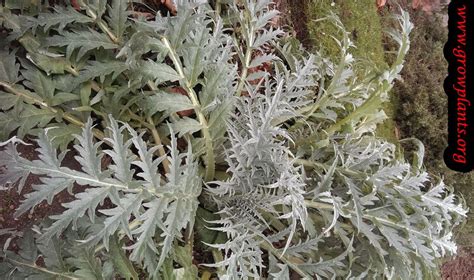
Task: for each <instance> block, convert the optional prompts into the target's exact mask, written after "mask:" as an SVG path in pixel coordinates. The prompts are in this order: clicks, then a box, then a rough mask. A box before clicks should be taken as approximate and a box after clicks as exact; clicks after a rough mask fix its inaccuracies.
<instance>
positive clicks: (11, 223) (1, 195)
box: [0, 140, 81, 251]
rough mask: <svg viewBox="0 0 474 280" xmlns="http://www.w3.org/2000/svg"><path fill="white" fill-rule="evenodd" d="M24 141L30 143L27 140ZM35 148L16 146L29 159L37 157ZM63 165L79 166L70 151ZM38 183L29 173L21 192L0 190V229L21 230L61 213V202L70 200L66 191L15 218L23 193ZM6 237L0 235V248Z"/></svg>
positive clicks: (29, 190)
mask: <svg viewBox="0 0 474 280" xmlns="http://www.w3.org/2000/svg"><path fill="white" fill-rule="evenodd" d="M25 142H27V143H32V142H31V141H29V140H27V141H25ZM35 149H36V147H35V146H34V145H31V146H26V145H19V146H18V151H19V152H20V153H21V154H22V155H23V156H24V157H26V158H27V159H30V160H33V159H37V154H36V152H35ZM64 165H65V166H67V167H70V168H75V169H77V168H80V165H79V163H77V162H76V160H75V159H74V157H73V154H72V153H68V154H67V155H66V157H65V159H64ZM40 183H41V181H40V177H39V176H36V175H30V176H29V177H28V179H27V180H26V184H25V186H24V187H23V190H22V191H21V193H18V191H17V189H16V188H12V189H10V190H8V191H2V192H0V230H1V229H11V230H12V231H18V232H21V231H23V230H24V229H26V228H29V227H31V226H32V225H33V224H36V223H39V222H41V221H42V220H44V219H45V218H46V217H48V216H50V215H53V214H58V213H61V212H62V210H63V209H64V208H63V207H62V206H61V204H62V203H65V202H69V201H71V200H72V195H71V194H69V193H68V192H67V191H63V192H61V193H59V194H58V195H56V196H55V198H54V200H53V202H52V204H51V205H49V204H48V203H47V202H46V201H43V202H42V203H41V204H39V205H38V206H37V207H36V208H35V209H34V211H33V213H30V212H27V213H25V214H23V215H21V216H20V217H18V218H17V219H15V218H14V217H13V214H14V213H15V209H17V208H18V206H19V205H20V204H21V201H22V200H23V199H24V197H23V195H24V194H27V193H30V192H32V191H33V188H32V187H33V186H34V185H36V184H40ZM78 188H81V187H79V186H74V189H75V190H77V189H78ZM8 237H9V236H8V235H0V248H3V245H4V243H5V241H6V240H7V239H8ZM9 249H10V250H13V251H16V250H17V249H18V248H17V245H16V243H15V242H11V243H10V246H9Z"/></svg>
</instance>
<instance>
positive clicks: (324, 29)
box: [307, 0, 397, 143]
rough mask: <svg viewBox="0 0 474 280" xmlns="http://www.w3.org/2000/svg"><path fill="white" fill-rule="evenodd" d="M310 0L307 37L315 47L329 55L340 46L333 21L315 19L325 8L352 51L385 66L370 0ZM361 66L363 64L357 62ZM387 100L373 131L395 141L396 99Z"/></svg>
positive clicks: (334, 55)
mask: <svg viewBox="0 0 474 280" xmlns="http://www.w3.org/2000/svg"><path fill="white" fill-rule="evenodd" d="M331 3H332V1H328V0H312V1H309V2H308V4H307V11H308V12H307V17H308V32H309V38H310V40H311V42H312V45H313V47H314V48H315V49H317V50H321V51H322V52H323V53H325V54H327V55H328V56H329V57H331V58H332V59H337V58H338V57H339V56H340V48H339V46H338V45H337V43H336V42H335V40H334V39H333V38H332V37H331V36H335V37H336V38H338V39H340V38H341V34H340V30H338V29H337V28H336V27H335V26H334V24H332V23H331V22H330V21H327V20H318V19H321V18H323V17H325V16H326V15H327V14H328V13H329V12H331V11H332V12H334V13H336V14H337V15H338V16H339V17H340V19H341V21H342V23H343V24H344V27H345V28H346V31H348V32H349V33H350V39H351V40H352V41H353V42H354V44H355V46H356V48H354V49H353V50H352V54H353V55H354V57H356V58H357V59H359V60H361V61H362V62H365V63H371V64H375V65H376V66H377V67H378V68H380V69H384V68H386V67H387V63H386V61H385V52H384V44H383V39H384V35H383V31H382V23H381V17H380V16H379V14H378V12H377V7H376V5H375V2H374V1H373V0H344V1H343V0H338V1H334V2H333V3H334V4H333V5H331ZM361 66H362V67H363V64H361ZM390 99H391V100H390V102H386V103H384V104H383V109H384V111H385V113H386V114H387V116H388V117H389V119H387V120H386V121H385V122H384V123H382V124H380V125H379V126H378V128H377V135H378V136H380V137H383V138H386V139H387V140H389V141H391V142H394V143H395V142H396V141H397V138H396V135H395V122H394V121H393V120H392V118H393V117H394V113H395V111H396V105H397V100H396V98H393V97H391V98H390Z"/></svg>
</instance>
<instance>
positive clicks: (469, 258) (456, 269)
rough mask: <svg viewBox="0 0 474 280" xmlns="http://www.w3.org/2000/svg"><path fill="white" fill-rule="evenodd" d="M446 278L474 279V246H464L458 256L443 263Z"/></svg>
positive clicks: (458, 279)
mask: <svg viewBox="0 0 474 280" xmlns="http://www.w3.org/2000/svg"><path fill="white" fill-rule="evenodd" d="M441 270H442V275H443V279H444V280H473V279H474V247H471V248H470V249H469V248H467V247H466V248H463V249H461V250H460V252H459V254H458V256H456V257H455V258H454V259H452V260H450V261H447V262H445V263H444V264H443V266H442V268H441Z"/></svg>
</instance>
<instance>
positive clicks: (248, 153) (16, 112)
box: [0, 0, 466, 279]
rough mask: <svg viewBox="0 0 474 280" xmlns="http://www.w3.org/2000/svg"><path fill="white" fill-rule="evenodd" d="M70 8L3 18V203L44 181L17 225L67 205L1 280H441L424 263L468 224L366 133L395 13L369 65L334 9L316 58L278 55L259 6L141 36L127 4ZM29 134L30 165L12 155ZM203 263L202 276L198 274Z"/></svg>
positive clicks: (381, 91) (196, 7)
mask: <svg viewBox="0 0 474 280" xmlns="http://www.w3.org/2000/svg"><path fill="white" fill-rule="evenodd" d="M79 3H80V4H81V7H82V10H81V11H78V12H73V11H68V12H65V13H71V14H74V17H73V16H71V17H70V18H69V19H64V18H62V17H61V15H56V16H52V17H51V18H52V20H51V21H50V20H49V19H48V18H49V17H46V16H44V15H43V16H41V15H42V14H44V13H48V12H47V11H41V13H39V14H38V13H37V12H35V10H34V9H32V10H27V11H25V12H24V13H22V14H21V15H16V14H15V13H11V11H10V10H8V9H6V12H3V13H2V14H1V16H2V18H3V19H4V21H3V22H4V27H5V28H7V29H8V30H9V31H10V35H9V37H8V38H9V39H8V40H9V42H11V44H9V46H8V48H9V50H7V51H4V53H5V55H6V57H5V59H4V60H2V63H1V64H0V65H2V68H0V69H4V70H2V71H1V72H0V86H1V87H2V89H3V91H2V92H0V96H1V98H2V100H5V103H2V104H5V105H2V106H3V108H2V109H3V112H2V114H3V115H2V120H4V121H2V122H0V125H1V128H2V130H3V131H6V133H5V135H3V140H6V141H5V142H3V143H2V146H5V147H4V149H3V151H2V152H0V166H2V173H1V175H0V183H1V184H2V189H4V188H6V189H10V188H17V189H18V190H19V191H21V189H22V188H23V186H24V185H25V180H26V178H27V176H28V175H29V174H36V175H39V176H40V180H41V182H40V183H39V184H37V185H35V186H33V191H32V192H31V193H29V194H26V195H25V199H24V200H23V201H22V203H21V205H20V207H19V208H18V209H17V211H16V215H17V216H19V215H22V214H25V213H27V212H28V211H34V210H35V207H36V206H37V205H38V204H39V203H41V202H43V201H47V202H48V203H54V197H55V196H56V195H57V194H58V193H59V192H61V191H63V190H69V191H70V192H71V193H72V194H73V199H72V201H70V202H67V203H64V204H63V207H64V208H65V209H64V211H63V212H62V213H59V214H57V215H53V216H51V217H50V219H49V220H47V221H45V222H43V223H42V224H40V225H38V226H35V227H34V228H33V231H34V234H33V233H32V232H31V231H25V233H24V234H23V238H22V239H21V241H20V243H21V245H22V246H21V250H20V251H19V252H18V254H15V253H13V252H11V251H10V250H8V246H5V248H4V250H3V252H2V253H1V255H0V256H1V258H2V262H1V263H0V272H1V273H2V274H1V275H2V276H4V277H5V278H7V277H8V278H7V279H9V278H11V279H25V278H28V279H30V278H32V279H34V278H35V277H36V278H37V279H49V278H52V279H115V278H116V277H118V276H120V277H122V278H126V279H196V278H197V277H199V274H200V273H202V274H203V273H206V274H207V275H209V273H210V272H212V273H216V274H217V275H218V276H219V278H221V279H254V278H261V277H264V275H268V277H269V278H270V279H290V272H295V273H297V274H299V275H300V276H301V277H303V278H305V279H314V278H316V279H322V278H336V277H346V278H349V279H360V278H364V277H372V278H376V279H379V278H388V279H418V278H422V277H423V278H425V279H436V277H437V271H436V269H435V268H436V266H437V262H436V260H437V259H438V258H440V257H443V256H445V255H448V254H453V253H455V252H456V245H455V244H454V243H453V241H452V230H453V228H454V227H455V226H456V225H458V224H459V223H460V222H461V221H462V219H463V217H464V216H465V215H466V209H464V207H463V205H462V204H460V203H459V202H458V201H457V198H456V197H455V196H454V195H453V194H452V193H451V190H450V188H448V187H447V186H445V184H444V183H443V182H442V181H440V180H433V179H431V178H430V177H429V176H428V174H427V173H426V172H425V170H424V169H423V165H422V160H423V159H422V158H423V154H424V153H423V149H420V150H419V151H418V152H417V153H414V158H415V159H416V160H414V161H413V164H412V165H411V164H409V163H407V161H406V160H405V159H404V158H403V156H402V155H401V154H399V153H397V151H396V149H395V145H394V144H392V143H389V142H387V141H385V140H383V139H379V138H378V137H376V136H375V130H376V126H377V124H379V123H380V122H381V121H383V120H384V119H385V118H386V115H385V113H384V111H383V110H382V109H381V105H382V104H383V103H384V102H386V101H387V100H388V91H389V90H391V88H392V85H393V83H394V80H395V79H397V78H398V77H399V73H400V71H401V69H402V66H403V62H404V57H405V55H406V53H407V52H408V48H409V37H408V36H409V33H410V31H411V29H412V25H411V23H410V21H409V19H408V14H407V13H405V12H402V13H401V14H400V15H398V16H396V19H397V24H398V26H399V29H400V30H399V31H398V30H394V31H391V32H390V36H391V37H392V38H393V39H394V41H395V43H396V44H397V45H398V47H399V49H398V52H396V55H395V56H394V58H393V61H394V62H393V64H392V65H391V66H390V67H383V69H380V68H373V67H357V65H359V64H358V63H359V62H360V61H359V60H358V58H357V57H354V56H353V54H352V52H353V50H354V44H353V43H352V41H351V39H350V36H349V33H348V32H346V30H345V29H344V26H343V24H342V22H341V21H340V20H339V19H338V17H337V16H335V15H334V14H330V15H328V17H327V18H326V20H327V21H328V22H331V23H332V24H333V25H334V28H335V29H336V30H337V33H336V34H337V35H335V37H334V39H335V42H336V44H337V46H338V48H339V56H338V57H337V59H328V58H325V57H323V56H322V55H321V54H320V53H319V52H314V53H313V54H309V53H307V52H306V51H305V50H303V49H302V48H301V47H300V46H299V45H297V44H291V43H286V44H284V43H282V42H283V41H284V40H282V39H284V38H282V37H284V36H285V33H284V32H283V31H282V30H281V29H279V28H274V27H272V26H271V20H272V18H273V17H274V16H276V15H277V14H278V12H277V11H276V10H273V9H272V8H271V6H270V2H269V1H267V0H258V1H254V0H247V1H243V2H242V3H240V4H237V3H228V4H224V3H218V5H220V6H219V7H214V6H211V5H209V4H199V3H182V5H179V6H178V15H177V16H175V17H162V16H160V15H157V16H156V19H155V20H154V21H145V20H144V19H132V18H129V15H130V13H129V8H128V7H129V5H128V1H125V0H117V1H109V2H107V1H103V0H98V1H79ZM4 8H5V7H4ZM64 9H67V8H56V10H55V11H51V10H50V11H49V13H51V12H52V13H53V14H55V13H58V11H62V10H64ZM214 9H216V10H220V11H221V14H217V13H215V10H214ZM14 12H15V11H14ZM79 14H80V15H79ZM81 15H82V16H81ZM85 17H89V18H90V21H89V20H86V18H85ZM7 21H8V22H10V21H11V22H14V23H18V24H16V25H15V24H13V25H12V24H10V23H9V24H6V22H7ZM16 42H19V43H20V45H21V46H18V44H16ZM15 46H16V47H15ZM23 54H24V57H26V59H25V58H23ZM52 64H54V65H52ZM269 65H270V66H269ZM257 66H260V67H257ZM256 67H257V68H256ZM31 112H33V113H37V114H38V115H40V114H43V115H44V116H43V117H41V118H40V117H35V118H31V115H32V113H31ZM27 116H30V117H27ZM14 132H16V133H17V135H18V137H13V138H10V139H8V138H9V136H10V134H11V133H14ZM67 132H74V135H73V137H67ZM26 134H29V135H32V136H35V138H36V145H37V153H38V159H34V160H29V159H26V158H24V157H23V156H22V155H21V154H20V153H19V152H18V150H17V145H18V143H21V140H19V139H21V138H22V137H23V136H25V135H26ZM176 134H177V136H176ZM420 147H422V146H420ZM66 148H69V149H71V150H72V151H73V152H74V154H75V159H76V161H77V162H78V163H79V165H80V169H78V170H73V169H71V168H68V167H66V166H65V164H64V160H65V155H66V152H67V150H66ZM224 170H225V171H226V172H223V171H224ZM78 186H81V187H78ZM50 244H54V245H50ZM197 251H200V252H201V253H206V254H212V255H213V257H214V261H213V262H211V263H205V264H202V263H201V266H197V265H196V264H195V259H193V253H196V252H197ZM266 254H268V256H269V257H268V259H267V258H266V257H265V255H266ZM40 256H42V257H41V259H42V260H43V261H44V263H41V264H40V263H39V261H40Z"/></svg>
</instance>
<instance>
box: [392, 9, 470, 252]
mask: <svg viewBox="0 0 474 280" xmlns="http://www.w3.org/2000/svg"><path fill="white" fill-rule="evenodd" d="M412 18H413V21H414V25H415V28H414V31H413V35H412V41H413V45H414V46H415V48H413V49H412V50H411V51H410V52H409V53H408V55H407V59H406V63H405V67H404V70H403V71H402V76H403V83H402V82H397V83H395V86H394V94H396V96H397V97H398V99H399V106H398V108H397V112H396V116H397V119H396V120H397V123H398V125H399V127H400V134H401V136H402V137H416V138H418V139H420V140H421V141H422V142H423V143H425V146H426V155H425V166H426V168H427V169H428V170H429V171H430V172H431V173H433V174H443V176H444V180H445V181H446V183H447V184H450V185H453V186H455V189H456V191H457V192H458V193H460V194H462V195H464V199H465V200H466V203H467V205H468V206H469V207H470V208H472V207H474V195H473V192H472V182H473V181H474V177H473V174H471V173H459V172H454V171H452V170H450V169H448V168H447V167H446V165H445V164H444V162H443V152H444V149H445V148H446V147H447V139H448V138H447V137H448V136H447V135H448V128H447V123H448V112H447V111H448V107H447V106H446V104H447V97H446V94H445V92H444V90H443V81H444V79H445V78H446V71H447V67H448V66H447V62H446V60H445V58H444V56H443V47H444V44H445V43H446V40H447V35H448V34H447V30H446V28H445V27H443V25H442V19H441V18H440V17H439V16H436V15H435V16H432V17H426V15H425V14H424V12H422V11H413V12H412ZM427 48H430V49H431V51H430V52H426V49H427ZM405 147H406V148H407V150H411V149H413V148H412V147H410V146H405ZM469 221H472V218H471V215H470V219H469ZM462 233H463V234H459V236H458V239H459V240H460V241H462V242H463V243H464V244H466V245H469V244H471V243H472V241H473V240H474V239H473V234H474V225H473V224H472V222H471V223H468V224H467V225H466V227H465V228H464V230H462ZM465 233H468V234H465Z"/></svg>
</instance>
